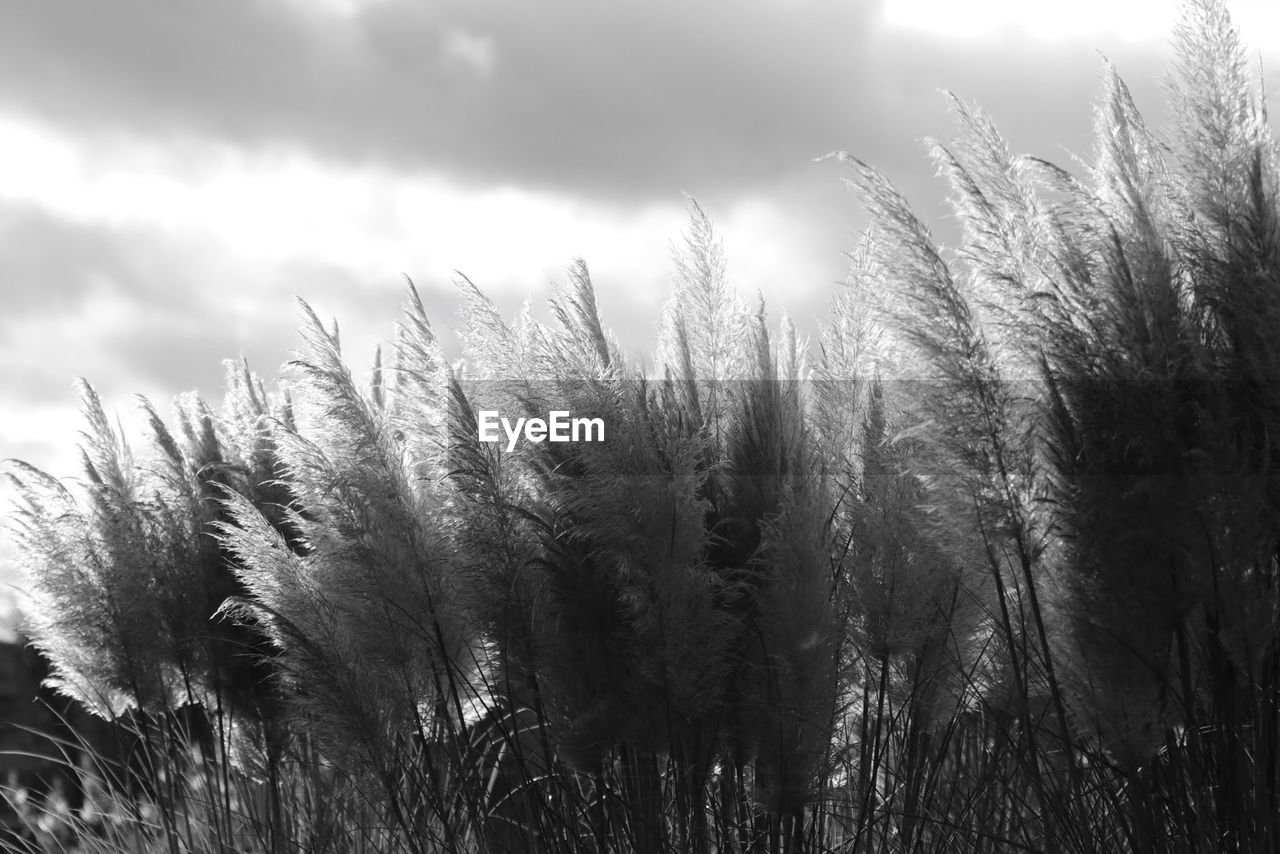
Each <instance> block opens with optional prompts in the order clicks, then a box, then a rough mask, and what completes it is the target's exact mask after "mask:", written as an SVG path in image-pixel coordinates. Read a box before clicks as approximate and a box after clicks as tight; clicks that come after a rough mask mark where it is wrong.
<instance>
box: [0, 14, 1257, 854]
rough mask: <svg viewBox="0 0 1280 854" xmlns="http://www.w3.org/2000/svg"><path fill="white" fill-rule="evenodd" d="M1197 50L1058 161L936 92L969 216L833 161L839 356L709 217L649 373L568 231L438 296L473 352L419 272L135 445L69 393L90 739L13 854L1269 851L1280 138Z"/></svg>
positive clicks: (942, 157) (73, 688)
mask: <svg viewBox="0 0 1280 854" xmlns="http://www.w3.org/2000/svg"><path fill="white" fill-rule="evenodd" d="M1176 44H1177V48H1178V64H1177V67H1176V69H1175V71H1174V74H1175V83H1174V85H1173V86H1172V88H1171V89H1170V98H1171V99H1172V107H1173V110H1172V114H1173V117H1174V118H1173V120H1172V124H1171V126H1170V127H1169V128H1167V129H1163V130H1155V129H1152V128H1149V127H1147V125H1146V124H1145V123H1144V121H1143V120H1142V117H1141V115H1140V114H1139V112H1138V110H1137V108H1136V107H1135V105H1134V104H1133V102H1132V100H1131V99H1130V97H1129V93H1128V90H1127V88H1126V87H1125V84H1124V83H1123V82H1122V81H1121V80H1120V79H1119V77H1118V76H1117V75H1116V74H1115V73H1114V71H1113V70H1112V69H1110V68H1109V67H1108V68H1107V69H1106V70H1105V72H1104V87H1103V92H1102V95H1101V98H1100V101H1099V104H1098V108H1097V117H1096V128H1095V143H1096V147H1095V150H1094V152H1093V154H1092V158H1091V161H1090V163H1089V165H1088V166H1087V167H1081V169H1080V170H1078V172H1079V174H1072V173H1069V172H1067V171H1064V170H1062V169H1060V168H1058V167H1057V166H1054V165H1052V164H1049V163H1046V162H1044V161H1042V160H1038V159H1035V158H1031V157H1025V156H1020V155H1016V154H1014V153H1012V152H1011V151H1010V150H1009V149H1008V148H1007V146H1006V145H1005V143H1004V142H1003V140H1002V139H1001V137H1000V136H999V134H998V133H997V131H996V129H995V128H994V127H993V126H992V125H991V123H990V122H989V121H988V119H987V118H986V117H985V116H984V114H983V113H982V112H981V111H980V110H979V109H978V108H976V107H975V106H973V105H969V104H965V103H963V102H961V101H959V100H956V101H955V102H954V110H955V113H956V115H957V117H958V119H959V122H960V125H961V127H962V131H961V133H960V135H959V136H958V138H957V139H955V140H953V141H950V142H947V143H945V144H943V143H939V144H936V145H935V146H934V147H933V160H934V166H935V167H936V168H937V169H938V170H939V172H940V173H941V174H942V176H943V177H944V179H945V180H947V181H948V182H949V183H950V186H951V188H952V202H953V206H954V212H955V215H956V217H957V219H958V221H959V222H960V224H961V226H962V236H961V239H960V243H959V245H957V246H954V247H942V246H939V245H937V244H936V243H935V241H934V240H933V238H932V237H931V236H930V234H929V233H928V231H927V229H926V228H925V227H924V226H923V225H922V223H921V221H920V220H919V219H917V217H916V216H915V215H914V214H913V213H912V211H911V209H910V207H909V206H908V205H907V203H906V202H905V200H904V199H902V198H901V196H899V195H898V193H897V192H896V191H895V190H894V188H893V186H892V185H891V183H890V182H889V180H888V179H887V178H886V177H885V176H883V175H881V174H880V173H879V172H877V171H876V170H875V169H873V168H872V167H871V166H869V165H867V164H864V163H863V162H861V161H860V160H857V159H856V158H854V157H851V156H849V155H841V159H842V160H844V161H845V162H846V163H847V165H848V170H849V175H850V183H851V185H852V186H853V187H854V189H855V190H856V191H857V193H858V195H859V197H860V198H861V199H862V200H863V202H864V204H865V205H866V207H867V209H868V211H869V212H870V214H871V221H872V223H873V225H872V227H871V229H870V230H869V231H868V232H867V233H866V234H865V235H864V236H863V238H862V240H861V241H860V242H859V244H858V246H857V247H856V248H855V249H854V251H853V252H852V253H851V259H852V265H851V270H850V276H849V282H848V285H847V286H846V287H844V288H841V289H839V290H838V291H837V292H836V293H835V294H834V296H833V302H832V305H831V310H830V312H829V315H828V316H827V318H826V320H825V322H824V324H823V327H822V331H821V334H820V335H819V337H818V339H817V340H816V341H813V342H806V341H801V340H799V339H798V337H797V335H796V333H795V331H794V329H793V328H792V327H791V325H790V324H789V323H788V322H787V321H785V320H784V321H783V322H782V323H781V324H779V325H777V326H775V325H774V324H773V323H772V322H771V321H770V320H769V319H768V318H767V317H766V315H765V313H764V311H763V308H762V307H757V306H754V305H752V304H750V303H749V302H748V301H746V300H744V299H743V298H742V297H740V296H739V295H738V294H736V293H735V292H734V290H733V288H732V286H731V285H730V283H729V282H728V281H727V280H726V274H725V270H726V266H725V259H724V257H723V254H722V252H721V250H720V244H719V242H718V240H717V237H716V234H715V232H714V230H713V226H712V224H711V222H710V220H709V219H708V217H707V216H706V215H705V213H704V212H703V211H702V210H701V209H700V208H699V207H698V206H697V204H696V203H692V202H691V204H690V224H689V228H688V231H687V233H686V235H685V239H684V242H683V243H682V244H681V247H680V250H679V252H678V253H677V258H676V263H675V271H674V276H673V291H672V295H671V299H670V302H669V303H668V305H667V308H666V309H665V312H664V316H663V319H662V333H661V336H660V340H659V341H658V342H657V345H656V347H655V348H654V351H653V354H652V356H651V357H650V358H648V359H646V360H645V361H644V363H643V364H641V363H639V362H638V361H637V360H634V359H630V358H628V357H627V356H625V355H624V354H623V353H622V352H621V351H620V349H619V348H618V346H617V345H616V344H615V343H614V341H613V339H612V337H611V336H610V334H609V332H608V330H607V328H606V326H605V325H604V323H603V322H602V319H601V318H600V317H599V315H598V312H597V310H596V301H595V292H594V289H593V286H592V283H591V278H590V275H589V272H588V270H587V267H586V265H585V264H584V263H582V262H576V263H575V264H574V265H573V266H572V267H570V269H569V271H568V275H567V281H566V283H565V285H564V287H563V289H562V290H561V292H560V294H559V295H558V296H557V297H556V298H555V299H554V300H553V301H552V303H551V305H550V306H549V311H548V314H547V316H548V318H549V319H548V320H547V321H545V322H543V321H539V320H535V319H534V318H533V317H532V316H531V315H529V314H524V315H521V316H519V317H517V318H515V319H508V318H505V317H503V316H501V315H500V314H499V312H498V311H497V310H496V309H495V307H494V305H493V304H492V303H491V302H490V301H489V300H488V299H487V298H486V297H485V295H484V294H483V293H482V292H481V291H480V290H479V289H477V288H476V287H475V286H473V285H472V284H471V283H470V282H469V281H466V280H465V279H463V280H460V281H459V283H458V304H459V306H460V310H461V313H462V316H463V318H464V320H465V333H464V335H463V338H464V340H463V345H464V348H465V358H464V359H463V361H462V362H460V363H457V364H450V363H449V362H448V361H447V360H446V359H445V358H444V356H443V355H442V353H441V346H440V343H439V341H438V340H437V339H436V337H435V334H434V332H433V331H432V328H431V325H430V323H429V321H428V318H427V317H426V314H425V311H424V310H423V307H422V304H421V302H420V301H419V300H418V297H417V294H416V292H415V291H414V290H413V289H412V287H411V288H410V290H409V293H408V295H407V301H406V305H405V311H404V315H403V317H402V319H401V322H400V325H399V331H398V334H397V337H396V339H395V341H394V342H393V344H392V345H391V346H390V347H389V348H388V349H387V352H386V353H385V358H382V357H380V358H379V359H378V362H377V365H378V367H377V368H376V369H375V371H374V374H373V376H372V377H371V378H369V380H368V381H367V382H366V381H362V380H358V379H357V378H355V377H353V376H352V374H351V371H350V370H349V368H348V367H347V364H346V362H345V361H344V358H343V354H342V352H341V347H340V343H339V340H338V336H337V332H336V328H334V329H332V330H331V329H330V328H329V327H328V326H327V325H326V324H324V323H322V322H321V321H320V320H319V319H318V318H317V317H316V316H315V315H314V314H313V313H311V311H310V309H309V308H306V307H305V306H304V321H303V326H302V334H303V337H304V342H305V343H304V348H303V351H302V353H301V355H300V356H299V358H298V359H297V360H296V361H295V362H293V363H291V364H290V365H289V366H288V368H287V370H286V372H285V375H284V376H283V377H282V378H281V380H280V382H279V383H278V384H271V385H268V384H266V383H264V382H263V381H262V380H261V379H260V378H259V377H258V376H256V375H255V374H253V373H252V372H251V371H250V369H249V368H248V366H247V365H243V364H235V363H230V364H228V370H227V380H226V393H225V399H224V400H223V401H222V403H221V405H220V406H219V407H216V408H215V407H213V406H210V405H209V404H207V403H206V402H204V401H203V400H201V399H199V398H197V397H195V396H194V395H192V396H187V397H184V398H182V399H180V400H179V401H178V402H177V404H176V406H175V411H174V415H173V416H172V417H171V418H169V419H168V420H166V418H165V417H163V416H162V415H161V414H159V412H158V411H157V410H155V409H154V408H152V406H151V404H150V403H147V402H145V401H143V402H142V406H143V407H144V411H145V413H146V415H147V418H148V420H149V425H150V433H151V436H150V440H149V446H148V447H147V448H145V449H142V450H139V451H138V453H137V454H135V452H134V449H132V448H131V447H130V446H129V444H128V443H127V442H126V441H125V439H124V437H122V436H121V435H120V434H119V431H118V430H117V428H116V427H114V426H113V423H112V420H111V418H109V417H108V414H107V413H106V412H105V411H104V409H103V407H102V405H101V403H100V402H99V400H98V398H97V396H96V394H95V393H94V391H93V389H92V387H91V386H89V385H88V384H87V383H86V384H84V385H83V387H82V392H83V409H84V415H85V421H86V425H87V427H86V430H85V433H84V443H83V448H82V450H83V457H84V476H83V478H82V480H81V481H79V482H77V483H61V482H58V481H56V480H54V479H53V478H50V477H48V476H47V475H44V474H42V473H41V472H38V471H36V470H35V469H33V468H31V467H29V466H25V465H23V464H21V463H16V462H15V463H11V464H10V466H9V469H8V471H9V476H10V478H11V479H12V480H13V481H14V483H15V484H16V486H17V488H18V491H19V494H20V495H21V504H20V506H19V507H18V512H17V513H16V514H15V519H16V522H15V530H16V533H17V537H18V542H19V546H20V551H21V556H22V559H23V561H24V564H25V569H26V572H27V574H28V579H29V583H30V585H31V588H32V590H33V591H34V592H33V597H34V598H33V600H32V602H30V603H29V604H28V606H27V607H28V613H29V615H30V617H29V620H28V624H27V631H28V632H29V633H30V635H31V637H32V638H33V640H34V644H35V646H36V648H38V649H39V650H40V651H41V652H42V654H43V655H44V656H46V657H47V662H48V666H49V667H50V668H51V669H50V671H49V674H48V679H47V680H46V681H45V683H46V685H47V688H46V689H45V690H44V693H43V695H42V696H43V701H44V702H46V703H48V704H49V705H50V707H51V708H52V709H53V710H54V712H56V713H51V715H52V717H48V718H46V719H45V721H44V723H43V724H42V726H44V727H46V728H48V727H51V728H53V729H54V730H55V735H54V738H55V741H54V742H52V743H53V744H55V745H56V746H57V748H58V749H57V751H56V754H57V755H56V756H55V757H54V759H55V761H54V762H53V763H52V764H53V766H58V765H61V766H62V767H63V768H64V769H68V770H74V771H75V772H76V773H72V774H63V775H61V777H60V779H59V781H57V782H54V783H52V784H51V786H49V787H44V786H43V785H42V784H40V783H38V782H37V781H35V780H33V779H32V778H31V777H30V776H29V775H28V776H27V777H24V778H22V779H14V780H13V785H12V798H13V801H14V803H15V807H14V816H15V822H16V823H17V824H20V825H22V827H21V828H20V829H18V830H15V831H14V832H13V834H12V839H11V842H10V844H11V846H13V847H14V848H15V850H23V849H24V848H25V849H29V850H49V851H62V850H78V851H157V852H159V851H164V852H175V854H176V852H188V851H190V852H215V851H217V852H230V851H237V852H239V851H254V852H285V851H306V852H356V851H360V852H363V851H368V852H412V854H425V852H435V851H451V852H452V851H459V852H472V851H494V852H505V851H547V852H560V851H563V852H578V851H597V852H598V851H640V852H663V851H672V852H675V851H681V852H683V851H692V852H711V851H716V852H727V851H742V852H771V854H773V852H788V854H798V852H808V851H814V852H828V851H830V852H836V851H840V852H877V853H878V852H893V853H894V854H898V852H902V854H906V852H913V853H914V852H920V854H929V853H930V852H1015V851H1034V852H1050V853H1051V854H1057V853H1058V852H1062V854H1067V852H1072V853H1073V854H1074V852H1082V854H1083V852H1096V853H1097V854H1111V852H1141V853H1142V854H1145V852H1169V853H1170V854H1174V852H1205V853H1206V854H1207V852H1222V851H1243V852H1273V851H1276V850H1280V562H1278V561H1280V478H1278V476H1277V472H1278V471H1280V468H1278V467H1280V442H1277V439H1276V437H1278V436H1280V335H1278V334H1277V332H1278V330H1280V196H1278V195H1277V189H1278V187H1280V152H1278V150H1277V147H1276V143H1275V140H1274V139H1273V137H1272V135H1271V129H1270V125H1269V122H1268V119H1267V116H1266V112H1265V106H1264V103H1265V102H1264V99H1263V96H1262V94H1261V93H1259V92H1258V91H1257V87H1256V85H1255V83H1254V80H1253V75H1252V73H1251V72H1250V71H1249V63H1248V61H1247V56H1246V53H1245V51H1244V49H1243V47H1242V45H1241V42H1240V39H1239V37H1238V36H1237V34H1236V33H1235V31H1234V30H1233V29H1232V27H1231V25H1230V22H1229V20H1228V19H1227V17H1226V14H1225V12H1224V11H1223V10H1222V8H1221V7H1220V6H1219V5H1217V4H1216V3H1213V2H1208V0H1203V2H1192V3H1189V4H1188V5H1187V6H1186V12H1185V19H1184V23H1183V26H1182V27H1181V28H1180V29H1179V31H1178V32H1177V34H1176ZM480 412H495V413H501V414H502V415H503V416H509V417H510V418H511V419H512V422H513V423H514V421H515V419H517V418H543V419H546V418H548V414H549V413H554V412H566V413H571V414H572V415H573V416H574V417H581V418H587V419H599V421H600V423H601V424H602V425H603V428H604V429H603V440H602V441H590V442H588V441H577V442H574V441H570V442H550V441H535V440H534V439H533V438H532V434H530V433H528V432H526V433H525V434H524V438H523V439H520V440H517V439H514V438H513V439H512V440H511V441H510V443H509V444H508V442H507V441H502V442H482V441H480V435H481V434H480V424H479V421H478V419H479V418H480V416H479V414H478V413H480ZM495 423H496V421H495ZM32 666H33V667H35V666H37V665H34V664H33V665H32ZM39 666H43V665H39ZM32 691H33V692H34V683H33V687H32ZM68 700H74V701H75V704H71V703H69V702H68ZM83 710H89V711H91V712H92V713H93V715H94V716H95V717H93V718H92V719H90V718H88V717H84V711H83ZM62 724H66V725H62ZM9 752H10V754H11V755H12V756H16V755H17V753H20V752H23V751H22V750H21V749H15V750H11V751H9ZM15 761H16V760H15ZM41 767H46V766H41ZM42 788H51V791H52V795H51V796H50V797H49V798H48V799H47V800H46V799H42V798H41V791H42Z"/></svg>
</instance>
